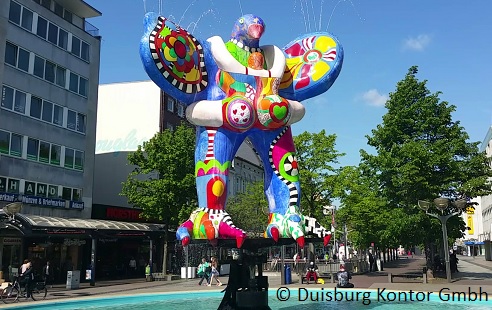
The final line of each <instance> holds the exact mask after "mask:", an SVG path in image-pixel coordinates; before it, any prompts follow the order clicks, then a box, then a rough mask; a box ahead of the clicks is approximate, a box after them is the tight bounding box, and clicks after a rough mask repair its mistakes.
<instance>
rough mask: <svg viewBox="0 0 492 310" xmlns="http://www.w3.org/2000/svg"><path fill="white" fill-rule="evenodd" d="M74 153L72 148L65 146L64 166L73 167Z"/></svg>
mask: <svg viewBox="0 0 492 310" xmlns="http://www.w3.org/2000/svg"><path fill="white" fill-rule="evenodd" d="M74 155H75V151H74V150H72V149H69V148H67V147H66V148H65V168H73V161H74Z"/></svg>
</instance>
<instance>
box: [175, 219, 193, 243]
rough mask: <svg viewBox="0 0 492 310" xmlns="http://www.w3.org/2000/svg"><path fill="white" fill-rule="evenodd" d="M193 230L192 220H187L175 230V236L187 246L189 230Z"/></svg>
mask: <svg viewBox="0 0 492 310" xmlns="http://www.w3.org/2000/svg"><path fill="white" fill-rule="evenodd" d="M192 231H193V222H191V221H190V220H187V221H186V222H184V223H183V224H181V226H179V228H178V229H177V230H176V238H177V239H178V240H180V241H181V244H182V245H183V246H187V245H188V244H189V243H190V239H191V237H190V232H192Z"/></svg>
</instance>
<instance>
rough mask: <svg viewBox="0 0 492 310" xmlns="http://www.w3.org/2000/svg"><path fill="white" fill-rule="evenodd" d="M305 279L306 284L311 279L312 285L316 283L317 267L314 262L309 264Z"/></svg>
mask: <svg viewBox="0 0 492 310" xmlns="http://www.w3.org/2000/svg"><path fill="white" fill-rule="evenodd" d="M305 277H306V282H307V284H309V280H311V279H313V281H314V284H316V283H317V282H318V277H319V274H318V267H317V266H316V264H314V262H310V263H309V267H308V268H307V271H306V275H305Z"/></svg>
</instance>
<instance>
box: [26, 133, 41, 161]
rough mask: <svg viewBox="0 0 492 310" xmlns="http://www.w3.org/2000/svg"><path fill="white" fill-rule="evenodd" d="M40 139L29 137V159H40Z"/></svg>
mask: <svg viewBox="0 0 492 310" xmlns="http://www.w3.org/2000/svg"><path fill="white" fill-rule="evenodd" d="M38 150H39V140H36V139H33V138H28V139H27V159H30V160H38Z"/></svg>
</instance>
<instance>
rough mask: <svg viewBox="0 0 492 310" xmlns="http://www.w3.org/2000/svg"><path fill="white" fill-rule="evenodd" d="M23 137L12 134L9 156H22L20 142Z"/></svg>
mask: <svg viewBox="0 0 492 310" xmlns="http://www.w3.org/2000/svg"><path fill="white" fill-rule="evenodd" d="M23 138H24V137H23V136H21V135H18V134H15V133H13V134H12V136H11V138H10V155H12V156H17V157H21V156H22V140H23Z"/></svg>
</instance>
